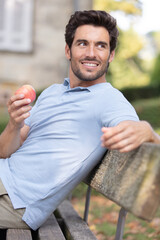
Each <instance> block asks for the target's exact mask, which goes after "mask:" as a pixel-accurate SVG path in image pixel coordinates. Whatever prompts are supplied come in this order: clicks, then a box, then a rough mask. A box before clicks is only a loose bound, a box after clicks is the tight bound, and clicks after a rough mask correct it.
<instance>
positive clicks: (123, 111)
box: [101, 91, 139, 127]
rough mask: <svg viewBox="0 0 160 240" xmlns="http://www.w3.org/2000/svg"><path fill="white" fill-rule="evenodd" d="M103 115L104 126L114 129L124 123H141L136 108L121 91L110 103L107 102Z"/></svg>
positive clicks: (116, 93)
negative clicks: (128, 121) (129, 121)
mask: <svg viewBox="0 0 160 240" xmlns="http://www.w3.org/2000/svg"><path fill="white" fill-rule="evenodd" d="M104 105H105V106H104V107H103V110H102V113H101V121H102V126H105V127H113V126H116V125H118V124H119V123H120V122H122V121H127V120H132V121H139V117H138V115H137V113H136V111H135V109H134V107H133V106H132V105H131V104H130V103H129V102H128V100H127V99H126V98H125V97H124V96H123V94H122V93H121V92H119V91H117V92H115V94H113V96H112V98H111V100H110V102H105V104H104Z"/></svg>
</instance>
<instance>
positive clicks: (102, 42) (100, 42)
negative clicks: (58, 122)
mask: <svg viewBox="0 0 160 240" xmlns="http://www.w3.org/2000/svg"><path fill="white" fill-rule="evenodd" d="M80 42H88V41H87V40H86V39H77V40H76V42H75V44H77V43H80ZM96 44H103V45H105V46H106V47H108V46H109V44H108V43H107V42H104V41H98V42H96Z"/></svg>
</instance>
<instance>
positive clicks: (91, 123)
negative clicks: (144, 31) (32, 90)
mask: <svg viewBox="0 0 160 240" xmlns="http://www.w3.org/2000/svg"><path fill="white" fill-rule="evenodd" d="M117 37H118V30H117V28H116V21H115V19H114V18H112V17H111V16H110V15H109V14H107V13H106V12H103V11H83V12H76V13H75V14H74V15H72V16H71V18H70V20H69V23H68V25H67V26H66V33H65V39H66V48H65V54H66V57H67V59H68V60H69V61H70V69H69V78H67V79H65V81H64V84H54V85H52V86H51V87H49V88H48V89H46V90H44V92H43V93H42V94H41V96H40V97H39V98H38V100H37V102H36V104H35V106H34V107H33V109H32V110H31V107H30V106H29V105H28V104H29V103H30V100H29V99H24V96H23V95H14V96H12V97H11V99H10V100H9V103H8V111H9V114H10V120H9V123H8V125H7V127H6V129H5V130H4V132H3V133H2V134H1V137H0V157H1V159H0V178H1V182H0V184H1V186H0V193H1V197H0V211H1V216H0V227H1V228H7V227H10V228H11V227H18V228H28V227H31V228H32V229H34V230H36V229H37V228H38V227H39V226H40V225H41V224H42V223H43V222H44V221H45V220H46V219H47V218H48V216H49V215H50V214H51V213H52V212H53V211H54V210H55V208H56V207H57V206H58V204H59V203H60V202H61V201H62V200H63V199H64V198H65V197H66V195H67V194H68V193H69V192H70V191H71V190H72V189H73V188H74V187H75V186H76V185H77V184H78V183H79V182H80V181H81V180H82V179H83V178H84V177H85V176H86V175H87V174H88V173H89V172H90V170H91V169H92V168H93V167H94V166H95V165H96V164H97V163H98V162H99V160H100V159H101V157H102V156H103V154H104V152H105V151H106V148H108V149H119V151H121V152H126V151H130V150H132V149H134V148H136V147H138V146H139V145H140V144H142V143H143V142H145V141H151V142H156V143H160V137H159V136H158V135H157V134H156V133H155V132H154V131H153V129H152V128H151V126H150V125H149V124H148V123H147V122H145V121H139V120H138V117H137V114H136V112H135V110H134V109H133V107H132V106H131V105H130V103H129V102H128V101H127V100H126V99H125V98H124V97H123V95H122V94H121V93H120V92H119V91H118V90H116V89H114V88H113V87H112V86H111V85H110V84H109V83H107V82H106V78H105V76H106V72H107V68H108V66H109V63H111V62H112V60H113V58H114V54H115V47H116V42H117ZM30 110H31V112H30ZM102 132H103V133H102ZM3 206H5V208H4V207H3Z"/></svg>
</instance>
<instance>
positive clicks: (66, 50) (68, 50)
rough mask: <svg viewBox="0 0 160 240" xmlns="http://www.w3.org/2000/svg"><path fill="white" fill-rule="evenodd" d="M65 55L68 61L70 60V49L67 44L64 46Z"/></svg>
mask: <svg viewBox="0 0 160 240" xmlns="http://www.w3.org/2000/svg"><path fill="white" fill-rule="evenodd" d="M65 55H66V58H67V59H68V60H70V59H71V52H70V48H69V46H68V44H66V46H65Z"/></svg>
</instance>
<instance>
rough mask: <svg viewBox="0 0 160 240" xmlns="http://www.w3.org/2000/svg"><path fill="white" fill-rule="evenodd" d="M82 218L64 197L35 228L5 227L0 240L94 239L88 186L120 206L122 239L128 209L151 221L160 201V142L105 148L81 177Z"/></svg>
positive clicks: (117, 233)
mask: <svg viewBox="0 0 160 240" xmlns="http://www.w3.org/2000/svg"><path fill="white" fill-rule="evenodd" d="M84 182H85V183H86V184H88V186H89V187H88V190H87V197H86V205H85V212H84V220H82V218H80V217H79V216H78V214H77V213H76V211H75V210H74V208H73V207H72V205H71V203H70V202H69V201H68V200H65V201H64V202H63V203H62V204H61V205H60V206H59V207H58V209H57V210H56V211H55V212H54V214H52V215H51V216H50V218H49V219H48V220H47V221H46V223H45V224H44V225H43V226H41V227H40V228H39V229H38V230H37V231H35V232H34V231H30V230H20V229H7V230H1V231H0V240H4V239H7V240H11V239H12V240H31V239H33V240H64V239H67V240H96V237H95V236H94V234H93V233H92V232H91V231H90V229H89V227H88V225H87V223H86V222H87V218H88V212H89V201H90V195H91V188H94V189H95V190H97V191H98V192H100V193H102V194H103V195H104V196H105V197H107V198H108V199H110V200H112V201H113V202H115V203H117V204H118V205H119V206H121V210H120V213H119V219H118V221H117V232H116V236H115V240H122V239H123V230H124V225H125V217H126V214H127V212H131V213H132V214H134V215H135V216H137V217H138V218H141V219H145V220H151V219H152V218H153V217H154V216H155V213H156V211H157V209H158V207H159V203H160V145H157V144H151V143H145V144H143V145H142V146H141V147H139V148H138V149H136V150H133V151H131V152H129V153H119V152H118V151H115V150H114V151H108V152H107V153H106V155H105V156H104V157H103V159H102V161H101V162H100V164H99V165H98V166H96V168H94V169H93V171H92V172H91V173H90V174H89V175H88V176H87V178H86V179H85V180H84Z"/></svg>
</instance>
